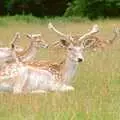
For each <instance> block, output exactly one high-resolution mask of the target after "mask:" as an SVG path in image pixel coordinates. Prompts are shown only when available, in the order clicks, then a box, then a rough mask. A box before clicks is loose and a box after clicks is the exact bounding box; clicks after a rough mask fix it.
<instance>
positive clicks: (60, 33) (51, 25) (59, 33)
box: [48, 22, 69, 38]
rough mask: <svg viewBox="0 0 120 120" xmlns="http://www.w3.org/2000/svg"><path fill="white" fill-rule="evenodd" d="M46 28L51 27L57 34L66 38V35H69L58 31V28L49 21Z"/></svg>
mask: <svg viewBox="0 0 120 120" xmlns="http://www.w3.org/2000/svg"><path fill="white" fill-rule="evenodd" d="M48 29H51V30H53V31H55V32H56V33H57V34H58V35H60V36H62V37H65V38H68V37H69V35H66V34H64V33H62V32H60V31H58V30H57V29H56V28H55V27H54V26H53V24H52V23H51V22H50V23H49V24H48Z"/></svg>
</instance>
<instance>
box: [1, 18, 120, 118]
mask: <svg viewBox="0 0 120 120" xmlns="http://www.w3.org/2000/svg"><path fill="white" fill-rule="evenodd" d="M26 19H27V21H26ZM29 19H30V18H29ZM29 19H28V18H25V20H23V18H21V19H20V18H19V17H18V16H17V17H15V18H14V17H13V18H9V17H6V18H1V19H0V40H1V42H2V43H4V44H6V46H9V42H10V41H11V39H12V37H13V35H14V33H15V32H17V31H19V32H21V33H24V32H29V33H38V32H41V33H42V34H43V37H44V39H45V40H46V41H48V43H52V42H53V41H55V40H58V37H57V36H56V34H54V33H52V32H51V31H49V30H48V29H47V23H48V22H49V21H52V22H53V23H54V24H55V25H56V27H57V28H59V30H61V31H63V32H65V33H69V32H72V33H73V34H75V33H85V32H86V31H87V30H88V29H89V28H90V27H91V26H92V25H93V24H95V23H97V24H98V25H99V26H100V28H101V32H100V33H99V34H98V36H101V37H102V38H103V39H106V40H107V39H110V38H111V37H112V28H113V24H117V25H119V24H120V22H119V20H109V19H108V20H97V21H89V20H79V19H78V18H77V19H73V20H72V18H71V19H69V20H67V19H63V20H62V18H58V19H46V20H40V19H37V18H36V19H35V20H34V18H32V19H30V20H29ZM25 43H26V40H25V38H24V39H23V40H22V41H21V45H23V46H25ZM63 56H64V51H63V50H61V49H57V50H56V49H55V48H54V49H53V48H49V49H40V50H39V51H38V53H37V56H36V59H48V60H55V61H60V60H62V58H63ZM84 58H85V61H84V62H83V63H80V65H79V68H78V71H77V73H76V75H75V77H74V78H73V82H72V84H73V86H74V87H75V91H74V92H65V93H59V92H57V93H55V92H53V93H48V94H34V95H31V94H27V95H13V94H10V93H1V94H0V120H120V74H119V73H120V67H119V66H120V38H119V39H118V41H116V42H115V43H114V44H113V45H112V46H109V47H107V48H106V49H105V50H104V51H97V52H92V51H88V52H85V53H84Z"/></svg>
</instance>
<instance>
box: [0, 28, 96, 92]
mask: <svg viewBox="0 0 120 120" xmlns="http://www.w3.org/2000/svg"><path fill="white" fill-rule="evenodd" d="M96 32H98V29H95V28H94V27H93V29H92V30H91V31H90V32H88V33H86V34H85V35H83V36H81V37H80V38H79V40H80V39H81V40H82V39H85V38H86V37H87V36H89V35H91V34H94V33H96ZM62 43H63V45H65V47H66V51H67V55H66V59H65V61H64V62H63V63H62V64H59V65H58V64H54V62H51V63H49V62H43V63H41V62H40V61H39V62H33V63H32V64H31V63H30V64H29V61H28V62H23V61H21V60H20V59H19V57H17V54H16V52H15V50H14V49H13V56H14V57H15V58H16V63H15V64H14V65H15V66H16V68H17V69H16V71H15V72H12V75H13V76H14V77H11V79H10V78H9V80H4V79H3V80H2V77H3V75H2V76H0V80H1V81H0V88H1V91H2V90H8V89H9V90H11V89H13V93H24V92H30V93H39V92H46V91H69V90H74V88H73V87H72V86H70V85H69V82H70V79H71V78H72V77H73V76H74V74H75V72H76V70H77V66H78V63H80V62H82V61H84V57H83V50H84V49H85V47H86V46H83V45H84V44H83V42H82V43H81V44H80V45H76V44H73V42H72V41H66V40H65V41H64V42H62ZM13 48H14V46H13ZM10 74H11V73H10ZM9 76H10V75H9Z"/></svg>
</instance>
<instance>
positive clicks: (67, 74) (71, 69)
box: [61, 57, 78, 83]
mask: <svg viewBox="0 0 120 120" xmlns="http://www.w3.org/2000/svg"><path fill="white" fill-rule="evenodd" d="M77 66H78V63H76V62H75V61H73V60H72V59H70V58H69V57H67V59H66V60H65V63H64V66H63V67H62V69H61V73H62V77H63V80H64V82H65V83H69V82H70V80H71V78H72V77H73V76H74V74H75V72H76V70H77Z"/></svg>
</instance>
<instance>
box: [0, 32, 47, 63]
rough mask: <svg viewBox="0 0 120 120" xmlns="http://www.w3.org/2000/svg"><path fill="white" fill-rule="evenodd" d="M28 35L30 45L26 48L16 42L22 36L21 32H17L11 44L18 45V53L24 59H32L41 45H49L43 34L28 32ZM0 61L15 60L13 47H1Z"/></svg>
mask: <svg viewBox="0 0 120 120" xmlns="http://www.w3.org/2000/svg"><path fill="white" fill-rule="evenodd" d="M26 36H27V37H28V38H29V39H30V45H29V46H28V48H26V49H25V50H23V49H22V48H20V47H18V46H17V45H16V42H17V41H18V39H19V38H20V34H19V33H16V34H15V37H14V39H13V41H12V42H11V44H10V45H13V44H14V45H16V54H17V56H18V57H19V58H20V59H21V60H23V61H27V60H31V59H32V58H33V57H34V56H35V55H36V52H37V50H38V49H39V48H40V47H44V48H46V47H48V44H47V43H46V42H45V41H44V40H43V39H42V36H41V34H26ZM0 61H1V62H6V63H9V62H13V61H14V60H13V57H12V51H11V48H5V47H4V48H0Z"/></svg>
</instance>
